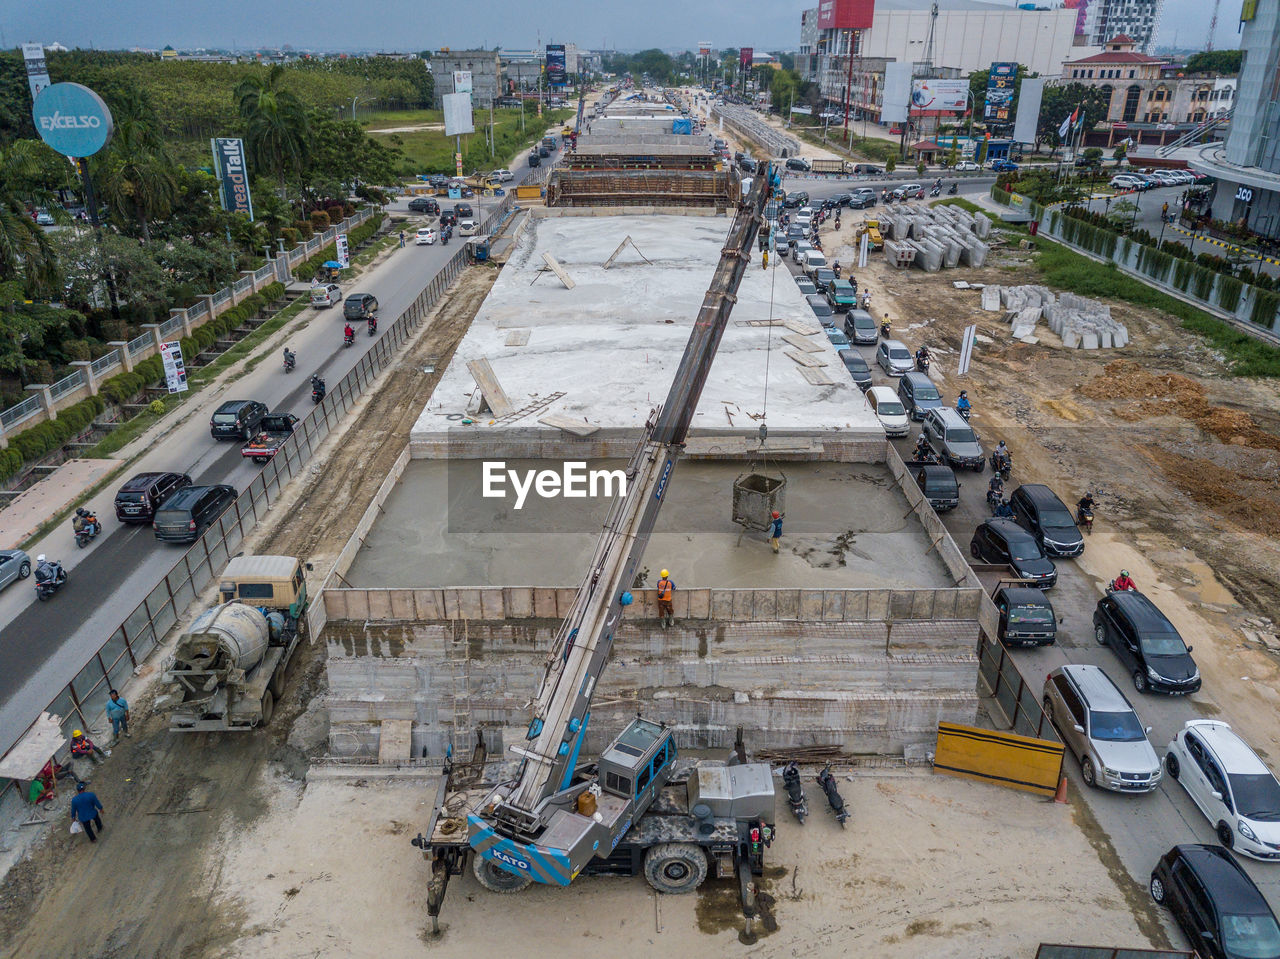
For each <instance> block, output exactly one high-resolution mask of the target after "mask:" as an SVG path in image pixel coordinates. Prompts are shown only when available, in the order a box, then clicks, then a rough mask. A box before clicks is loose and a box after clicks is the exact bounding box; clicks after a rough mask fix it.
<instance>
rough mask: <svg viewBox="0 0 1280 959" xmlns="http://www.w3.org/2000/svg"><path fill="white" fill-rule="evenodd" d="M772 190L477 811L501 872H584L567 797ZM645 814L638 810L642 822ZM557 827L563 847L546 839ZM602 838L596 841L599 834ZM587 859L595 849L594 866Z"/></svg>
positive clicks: (476, 827) (584, 831) (746, 230)
mask: <svg viewBox="0 0 1280 959" xmlns="http://www.w3.org/2000/svg"><path fill="white" fill-rule="evenodd" d="M771 182H772V171H768V172H767V173H766V174H765V175H764V176H760V177H757V178H756V180H755V182H754V183H753V184H752V187H751V190H750V192H749V193H748V195H747V197H746V198H745V200H744V202H743V203H742V204H741V206H740V207H739V209H738V212H737V215H736V216H735V218H734V221H733V223H732V225H731V226H730V228H729V234H728V238H727V239H726V242H725V245H724V248H723V249H722V251H721V257H720V262H719V264H718V266H717V268H716V272H715V276H714V278H713V280H712V283H711V286H710V288H709V289H708V290H707V293H706V296H705V297H704V299H703V302H702V307H701V309H700V310H699V312H698V318H697V320H696V321H695V323H694V326H693V330H692V332H691V333H690V335H689V340H688V343H687V344H686V345H685V350H684V355H683V357H682V358H681V360H680V365H679V367H678V369H677V370H676V374H675V378H674V380H673V382H672V384H671V389H670V391H669V393H668V395H667V399H666V402H665V403H663V404H662V406H661V407H660V408H659V409H658V411H657V412H656V415H651V416H650V419H649V422H648V423H646V425H645V432H644V435H643V437H642V438H641V441H640V443H639V445H638V447H637V449H636V452H635V454H634V455H633V456H632V459H631V461H630V463H629V464H628V467H627V470H626V476H627V487H626V491H625V493H624V494H622V495H620V496H619V497H618V498H617V499H615V500H614V502H613V504H612V506H611V508H610V511H609V514H608V517H607V518H606V521H605V524H604V528H603V530H602V532H601V535H600V539H599V541H598V542H597V545H596V550H595V553H594V555H593V557H592V560H591V564H590V566H589V568H588V569H587V572H586V575H585V576H584V578H583V580H582V583H581V585H580V586H579V588H578V594H577V597H576V599H575V600H574V604H573V607H572V609H571V610H570V612H569V615H568V616H566V617H565V619H564V621H563V622H562V623H561V625H560V628H559V630H558V631H557V633H556V637H555V640H554V642H553V644H552V648H551V651H550V654H549V656H548V659H547V662H546V666H545V673H544V676H543V681H542V687H541V689H540V691H539V693H538V696H537V698H536V700H535V701H534V706H533V720H532V721H531V722H530V724H529V730H528V733H527V734H526V741H525V744H524V745H521V746H513V747H512V751H513V752H515V753H516V754H517V755H519V756H520V757H521V760H522V762H521V766H520V772H519V775H518V776H517V777H516V778H515V779H514V780H513V781H511V782H508V783H503V784H501V785H499V786H497V787H496V788H495V789H494V790H493V791H492V793H490V795H489V797H488V799H487V800H486V801H485V802H483V803H482V804H481V807H480V814H479V815H473V816H471V817H469V841H470V844H471V845H472V847H473V848H475V849H476V850H477V851H479V852H481V853H482V854H483V855H484V856H485V857H486V858H490V859H493V860H494V861H495V862H496V863H498V864H499V865H503V864H507V865H510V862H509V860H510V859H512V858H514V859H516V860H518V861H519V862H520V864H521V865H520V866H519V868H520V869H523V870H526V871H528V869H529V865H528V864H529V863H530V862H533V863H535V864H537V863H542V864H543V865H545V866H546V869H545V870H544V871H545V873H546V874H548V875H550V876H551V878H550V879H546V878H543V877H542V875H541V874H539V878H540V879H541V880H542V881H555V882H559V883H561V884H567V883H568V882H569V881H570V879H571V878H572V876H574V875H576V874H577V871H578V870H579V869H580V868H581V867H582V861H581V857H582V849H580V848H578V847H580V846H584V845H585V843H586V842H587V839H588V838H589V837H588V834H589V833H590V831H591V821H590V820H589V819H587V817H583V816H576V817H575V816H574V814H573V800H574V799H575V798H576V795H577V793H578V792H581V791H582V790H581V788H580V787H578V788H575V789H571V782H572V777H573V774H574V770H575V767H576V766H577V761H578V752H579V750H580V748H581V745H582V741H583V739H584V737H585V735H586V729H587V724H588V722H589V720H590V706H591V698H592V695H593V694H594V692H595V688H596V683H597V680H598V679H599V677H600V674H601V673H602V672H603V671H604V668H605V665H606V663H607V661H608V657H609V651H610V649H611V648H612V645H613V639H614V635H615V633H616V630H617V627H618V624H619V622H620V621H621V619H622V614H623V610H624V609H625V607H626V605H628V604H629V603H630V602H631V594H630V592H629V590H630V589H631V587H632V584H633V583H634V581H635V577H636V573H637V571H638V569H639V567H640V562H641V560H642V558H643V556H644V551H645V547H646V545H647V544H648V541H649V536H650V534H651V533H652V532H653V529H654V526H655V525H656V523H657V519H658V514H659V511H660V510H661V508H662V504H663V502H664V500H665V495H666V492H667V490H668V489H669V487H670V482H671V476H672V473H673V471H674V469H675V466H676V463H677V462H678V461H679V459H680V456H681V454H682V453H683V451H684V442H685V439H686V437H687V436H688V433H689V427H690V424H691V423H692V420H693V415H694V413H695V411H696V409H697V406H698V401H699V399H700V397H701V395H702V389H703V386H704V385H705V383H706V380H707V375H708V373H709V371H710V369H711V363H712V361H713V359H714V358H715V355H716V351H717V349H718V348H719V345H720V340H721V337H722V336H723V334H724V330H725V327H726V325H727V323H728V318H729V314H730V312H731V311H732V309H733V305H734V303H735V302H736V293H737V290H738V287H739V285H740V284H741V282H742V277H743V275H744V274H745V272H746V268H747V261H748V257H749V254H750V250H751V246H752V244H753V243H754V241H755V236H756V233H757V231H758V229H759V227H760V224H761V220H762V211H763V209H764V206H765V202H766V200H767V198H768V195H769V193H770V186H771ZM650 725H651V724H650ZM642 811H643V808H642V807H640V808H637V809H635V810H633V812H634V817H638V816H639V814H640V813H641V812H642ZM557 816H560V817H561V818H560V820H556V817H557ZM567 819H570V820H582V822H569V821H567ZM553 822H555V823H556V827H557V828H556V830H555V836H556V837H557V838H556V840H555V841H548V840H547V839H546V834H548V833H550V832H552V830H550V829H548V826H549V825H550V824H552V823H553ZM629 825H630V819H628V820H627V821H626V822H625V823H619V824H618V827H619V828H618V829H617V830H615V832H614V833H613V836H612V841H613V842H614V843H615V844H616V842H617V841H618V839H619V838H620V837H621V834H622V832H625V830H626V828H627V827H628V826H629ZM595 841H596V843H597V844H598V842H599V837H597V838H596V840H595ZM594 848H595V847H594V846H593V847H592V849H594ZM590 855H591V850H587V852H586V857H587V858H590ZM513 871H515V870H514V869H513ZM533 871H534V872H535V873H538V872H539V870H538V869H537V868H535V869H534V870H533Z"/></svg>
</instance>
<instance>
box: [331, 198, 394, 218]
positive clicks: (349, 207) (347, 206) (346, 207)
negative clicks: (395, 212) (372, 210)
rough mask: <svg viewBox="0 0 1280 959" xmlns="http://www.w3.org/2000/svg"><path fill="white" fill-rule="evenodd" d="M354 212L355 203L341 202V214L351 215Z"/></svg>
mask: <svg viewBox="0 0 1280 959" xmlns="http://www.w3.org/2000/svg"><path fill="white" fill-rule="evenodd" d="M382 202H386V201H385V200H384V201H382ZM355 212H356V205H355V204H354V203H344V204H342V215H343V216H351V215H352V214H353V213H355Z"/></svg>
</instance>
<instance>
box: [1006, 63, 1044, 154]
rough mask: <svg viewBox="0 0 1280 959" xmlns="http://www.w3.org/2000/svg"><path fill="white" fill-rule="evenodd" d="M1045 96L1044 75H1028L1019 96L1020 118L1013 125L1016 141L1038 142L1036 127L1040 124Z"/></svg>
mask: <svg viewBox="0 0 1280 959" xmlns="http://www.w3.org/2000/svg"><path fill="white" fill-rule="evenodd" d="M1043 97H1044V77H1027V78H1026V79H1025V80H1023V81H1022V93H1021V95H1020V96H1019V97H1018V118H1017V120H1016V121H1015V122H1014V125H1013V139H1014V141H1015V142H1017V143H1035V142H1036V127H1037V126H1039V125H1040V101H1041V99H1042V98H1043Z"/></svg>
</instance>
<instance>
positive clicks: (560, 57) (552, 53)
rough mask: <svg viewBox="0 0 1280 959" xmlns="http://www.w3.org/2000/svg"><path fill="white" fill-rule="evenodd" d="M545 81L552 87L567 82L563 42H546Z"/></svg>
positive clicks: (560, 85)
mask: <svg viewBox="0 0 1280 959" xmlns="http://www.w3.org/2000/svg"><path fill="white" fill-rule="evenodd" d="M547 83H549V84H551V86H553V87H562V86H564V85H565V84H566V83H568V78H567V76H566V73H565V56H564V44H563V43H548V44H547Z"/></svg>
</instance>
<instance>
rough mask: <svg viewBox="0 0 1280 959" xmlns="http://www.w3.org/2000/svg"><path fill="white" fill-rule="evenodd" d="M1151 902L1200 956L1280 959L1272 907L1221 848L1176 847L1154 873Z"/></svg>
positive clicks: (1279, 934) (1278, 931) (1279, 927)
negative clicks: (1168, 916) (1161, 908)
mask: <svg viewBox="0 0 1280 959" xmlns="http://www.w3.org/2000/svg"><path fill="white" fill-rule="evenodd" d="M1151 898H1152V899H1154V900H1155V901H1156V902H1157V903H1158V904H1159V905H1162V906H1167V907H1168V908H1169V911H1170V912H1171V913H1173V918H1174V919H1175V920H1176V921H1177V923H1178V926H1179V928H1181V929H1182V931H1183V933H1184V934H1185V935H1186V937H1187V938H1188V939H1189V940H1190V941H1191V944H1192V946H1194V947H1195V951H1196V953H1197V954H1198V955H1201V956H1211V957H1213V959H1246V957H1247V959H1277V957H1280V925H1278V924H1277V923H1276V917H1275V915H1274V914H1273V913H1272V912H1271V907H1270V906H1268V905H1267V900H1266V899H1265V898H1263V895H1262V893H1261V892H1259V891H1258V887H1257V886H1255V885H1254V884H1253V880H1252V879H1250V878H1249V876H1248V874H1247V873H1246V872H1245V871H1244V869H1242V868H1241V867H1240V864H1239V863H1238V862H1236V861H1235V859H1234V858H1232V855H1231V853H1229V852H1227V850H1225V849H1223V848H1222V847H1221V846H1208V845H1202V844H1200V843H1188V844H1186V845H1181V846H1174V847H1173V848H1172V849H1170V850H1169V851H1168V852H1167V853H1165V854H1164V855H1163V856H1161V857H1160V861H1159V862H1158V863H1156V868H1155V869H1153V870H1151Z"/></svg>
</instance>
